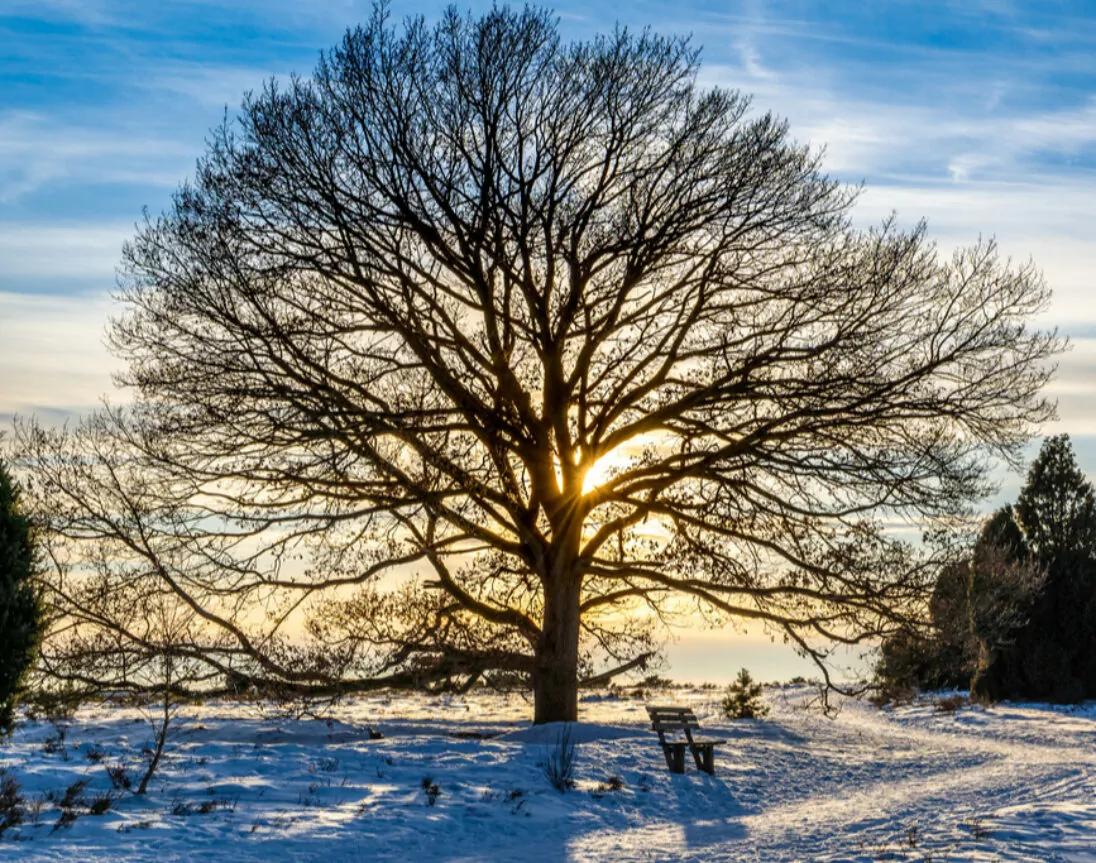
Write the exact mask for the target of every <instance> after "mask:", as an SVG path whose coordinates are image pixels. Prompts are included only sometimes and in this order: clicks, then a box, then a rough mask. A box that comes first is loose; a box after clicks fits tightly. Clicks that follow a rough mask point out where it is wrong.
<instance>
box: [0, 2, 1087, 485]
mask: <svg viewBox="0 0 1096 863" xmlns="http://www.w3.org/2000/svg"><path fill="white" fill-rule="evenodd" d="M485 5H486V4H484V3H479V2H477V3H472V4H470V8H472V9H473V10H478V9H482V8H484V7H485ZM442 6H443V4H442V3H438V2H429V3H427V2H419V3H416V4H412V3H407V2H397V3H393V5H392V11H393V13H394V15H395V16H396V17H397V18H398V17H402V16H403V15H405V14H411V13H422V14H424V15H426V16H427V17H428V18H431V17H434V16H436V15H437V14H438V12H439V11H440V10H441V8H442ZM591 6H592V7H593V9H592V10H591V8H590V7H591ZM554 8H555V10H556V12H557V13H558V14H559V16H560V19H561V28H562V30H563V33H564V35H565V37H567V38H585V37H588V36H590V35H592V34H594V33H596V32H599V31H605V30H607V29H610V28H611V27H612V26H613V25H614V24H616V23H618V22H619V23H621V24H624V25H627V26H629V27H633V28H638V27H643V26H648V25H649V26H651V27H652V28H654V29H656V30H658V31H661V32H665V33H671V32H672V33H691V34H692V35H693V37H694V39H695V41H696V42H697V43H699V44H701V45H702V46H703V59H704V67H703V70H702V73H701V77H702V81H703V82H704V83H707V84H719V85H723V86H730V87H737V88H740V89H742V90H744V91H746V92H750V93H752V94H753V95H754V99H755V102H754V104H755V106H756V108H757V110H772V111H774V112H776V113H777V114H780V115H782V116H784V117H786V118H787V119H788V120H789V121H790V123H791V129H792V133H793V135H794V136H795V137H796V138H798V139H800V140H803V141H810V142H811V143H812V144H813V145H815V146H818V147H821V146H825V147H826V154H827V155H826V161H825V164H826V166H827V168H828V169H829V170H830V171H831V172H832V173H833V174H835V175H836V176H838V177H839V178H841V179H842V180H845V181H848V182H850V183H859V182H864V183H865V191H864V193H863V195H862V198H861V201H860V204H859V206H858V207H857V210H856V213H857V215H856V218H857V220H858V221H859V222H860V223H861V224H864V225H867V224H871V223H873V222H877V221H878V220H880V219H882V218H884V217H885V216H886V215H887V214H889V213H890V212H891V211H892V210H893V211H897V213H898V216H899V219H900V220H901V221H902V222H904V223H906V224H912V223H913V222H915V221H916V220H917V219H919V218H921V217H925V218H927V219H928V221H929V228H930V233H931V234H932V235H933V236H934V237H935V238H936V239H937V240H938V241H939V244H940V247H941V249H942V250H945V251H950V250H951V249H952V248H954V247H955V246H957V245H962V244H968V243H971V242H974V241H975V240H977V239H978V237H979V236H985V237H989V236H995V237H996V238H997V239H998V241H999V242H1000V244H1001V247H1002V249H1003V250H1004V251H1005V252H1006V253H1007V254H1009V255H1011V256H1013V257H1014V258H1017V259H1021V260H1023V259H1027V258H1028V257H1032V258H1034V260H1035V261H1036V263H1037V264H1039V265H1040V266H1041V267H1042V268H1043V270H1044V272H1045V274H1046V277H1047V279H1048V281H1049V282H1050V284H1051V286H1052V287H1053V288H1054V289H1055V292H1056V296H1055V300H1054V303H1053V305H1052V307H1051V308H1050V310H1049V311H1048V313H1047V314H1046V316H1045V318H1044V319H1043V321H1042V323H1044V324H1049V325H1058V326H1061V327H1062V328H1063V330H1064V331H1065V332H1066V333H1067V334H1069V335H1070V336H1071V339H1072V341H1073V345H1074V347H1073V350H1072V351H1071V352H1070V353H1069V354H1068V355H1066V356H1065V357H1064V358H1063V359H1062V362H1061V367H1060V372H1059V376H1058V379H1057V381H1056V382H1055V384H1054V394H1055V395H1056V396H1057V397H1058V399H1059V403H1060V408H1059V413H1060V421H1059V422H1058V423H1056V424H1054V425H1053V426H1051V427H1049V428H1048V431H1049V432H1057V431H1066V432H1069V433H1070V434H1071V435H1072V436H1073V438H1074V440H1075V443H1076V444H1077V449H1078V453H1079V455H1080V458H1081V461H1082V465H1083V466H1084V467H1085V468H1086V469H1088V470H1089V471H1090V475H1092V474H1093V473H1096V375H1094V374H1093V372H1094V371H1096V291H1094V290H1093V285H1094V281H1096V277H1094V274H1096V11H1093V10H1092V7H1091V6H1090V4H1089V3H1087V2H1064V3H1055V2H1046V0H1043V2H1010V0H996V2H994V1H993V0H955V2H936V3H925V2H886V0H877V2H873V3H864V2H850V3H840V2H829V3H821V2H820V3H806V2H776V3H766V2H748V0H747V2H725V3H719V2H687V3H682V2H678V3H674V4H668V3H654V2H638V3H619V2H602V3H597V4H589V3H578V2H573V0H569V2H565V3H560V4H558V5H556V6H555V7H554ZM368 14H369V4H368V3H366V2H353V0H313V2H302V0H294V2H284V0H269V2H258V0H254V2H231V0H222V2H216V3H213V2H202V0H190V2H188V0H173V2H165V3H154V2H148V0H142V2H129V0H33V2H22V0H0V46H2V50H0V425H5V424H6V423H7V421H8V419H9V418H10V416H11V415H12V414H14V413H20V414H28V413H38V414H39V415H41V416H43V417H45V418H48V419H60V418H63V417H66V416H71V415H73V414H75V413H79V412H81V411H84V410H87V409H89V408H91V407H94V405H95V404H96V403H97V400H98V399H99V397H100V396H101V395H102V394H104V393H106V392H108V390H109V388H110V379H109V372H110V369H111V368H112V361H111V359H110V358H109V356H108V355H107V353H106V351H105V349H104V348H103V347H102V332H103V327H104V324H105V323H106V320H107V317H108V316H109V314H110V312H111V305H110V301H109V298H108V297H107V293H108V291H109V290H110V288H111V286H112V284H113V272H114V267H115V265H116V263H117V261H118V259H119V251H120V248H121V244H122V242H123V240H124V239H125V238H126V237H127V236H129V235H130V234H131V233H132V231H133V225H134V223H135V221H137V220H138V219H139V218H140V215H141V208H142V207H145V206H147V207H148V208H149V209H150V210H152V211H153V212H155V211H158V210H161V209H163V208H165V207H166V206H167V205H168V204H169V201H170V196H171V193H172V190H173V189H174V188H175V187H176V186H177V185H178V184H179V183H180V182H181V181H182V180H184V179H185V178H186V177H187V176H188V174H189V173H190V172H191V170H192V168H193V165H194V161H195V159H196V158H197V157H198V156H199V155H200V154H201V153H202V151H203V149H204V140H205V137H206V134H207V132H208V130H209V129H210V128H211V127H212V126H214V125H216V124H217V123H218V122H219V120H220V118H221V117H222V115H223V112H224V111H225V110H228V111H232V110H233V109H234V107H235V106H236V105H238V104H239V101H240V98H241V96H242V94H243V93H244V91H245V90H247V89H249V88H257V87H259V86H261V83H262V81H263V80H264V79H265V78H267V77H269V76H271V75H275V76H284V75H287V74H289V73H291V72H298V73H301V74H308V73H309V72H310V71H311V69H312V67H313V66H314V64H315V61H316V59H317V56H318V53H319V51H320V50H321V49H324V48H327V47H330V46H331V45H332V44H334V43H335V42H336V41H337V40H338V38H339V37H340V35H341V33H342V32H343V31H344V30H345V28H346V27H347V26H349V25H352V24H354V23H355V22H358V21H360V20H363V19H364V18H365V17H367V15H368ZM1019 484H1020V479H1019V478H1017V477H1011V478H1006V479H1005V485H1004V489H1003V491H1002V496H1003V497H1012V496H1014V495H1015V491H1016V489H1017V488H1018V486H1019Z"/></svg>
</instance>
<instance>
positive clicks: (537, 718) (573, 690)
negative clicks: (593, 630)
mask: <svg viewBox="0 0 1096 863" xmlns="http://www.w3.org/2000/svg"><path fill="white" fill-rule="evenodd" d="M561 581H563V579H561ZM578 604H579V588H578V585H577V584H563V585H561V586H558V587H556V588H555V589H554V590H545V597H544V624H543V627H542V629H541V635H540V639H539V640H538V641H537V648H536V661H535V665H534V668H533V723H534V724H536V725H541V724H543V723H545V722H574V721H575V720H576V719H578V622H579V613H578Z"/></svg>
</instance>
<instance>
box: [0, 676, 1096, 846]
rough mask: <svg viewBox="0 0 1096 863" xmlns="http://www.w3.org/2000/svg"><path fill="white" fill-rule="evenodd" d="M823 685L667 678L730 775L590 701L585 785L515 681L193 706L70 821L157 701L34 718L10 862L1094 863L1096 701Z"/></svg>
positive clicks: (130, 754) (639, 712) (105, 780)
mask: <svg viewBox="0 0 1096 863" xmlns="http://www.w3.org/2000/svg"><path fill="white" fill-rule="evenodd" d="M812 694H813V693H812V690H810V689H809V687H787V688H783V689H782V688H775V687H773V688H769V689H767V690H766V699H767V701H768V703H769V704H770V706H771V708H772V712H771V714H770V716H769V717H768V718H767V719H764V720H747V721H739V722H730V721H727V720H725V719H723V718H721V717H720V715H719V709H718V704H719V697H720V694H719V693H718V692H717V691H713V690H710V689H708V690H705V689H679V690H671V691H662V692H650V691H648V692H647V697H648V698H649V699H651V700H652V701H654V702H658V703H677V704H688V705H690V706H692V707H693V708H694V709H695V710H696V712H697V714H698V716H699V717H700V720H701V723H702V725H703V728H704V736H705V737H716V738H725V739H726V740H727V741H728V742H727V743H726V745H723V746H720V747H719V748H718V749H717V755H716V775H715V776H713V777H709V776H707V775H705V774H702V773H698V772H696V771H695V770H693V769H692V765H691V764H690V765H689V769H688V771H687V773H686V774H685V775H683V776H675V775H672V774H670V773H669V772H668V771H667V769H666V766H665V762H664V761H663V758H662V753H661V750H660V749H659V747H658V745H657V738H656V736H655V735H654V733H653V732H651V731H650V730H649V728H648V722H647V719H646V713H645V711H644V709H643V707H644V702H643V700H642V699H641V698H639V697H619V698H611V697H604V696H594V697H588V698H587V699H586V700H584V701H583V703H582V705H581V710H580V712H581V720H582V721H581V722H579V723H575V724H574V725H573V726H572V727H571V729H570V731H571V738H572V740H573V741H574V742H575V744H576V750H577V765H576V770H575V778H576V784H575V788H574V789H573V790H571V791H568V792H566V793H560V792H558V791H556V790H555V789H554V788H552V787H551V786H550V785H549V783H548V781H547V780H546V779H545V777H544V775H543V772H542V769H541V767H540V765H541V763H542V762H543V759H544V758H545V756H546V753H547V752H548V751H549V750H550V748H551V746H552V745H553V744H554V743H555V742H556V740H557V739H558V738H559V735H560V732H561V727H560V726H559V725H555V726H552V725H549V726H544V727H540V728H534V727H532V726H530V724H529V722H528V716H529V715H530V712H531V705H530V704H529V703H528V701H527V700H526V699H523V698H521V697H518V696H509V697H507V696H501V695H487V694H470V695H468V696H463V697H457V696H454V697H442V698H438V697H426V696H416V695H403V694H393V695H388V696H371V697H367V698H361V699H356V700H353V701H350V702H347V703H345V704H342V705H339V706H337V707H335V708H334V709H333V710H332V711H331V713H330V717H329V718H325V719H316V718H303V719H293V718H287V717H284V716H279V715H277V714H276V713H274V712H272V710H270V709H264V708H263V707H262V706H261V705H256V704H236V703H229V702H218V703H209V704H206V705H203V706H195V707H188V708H185V709H183V711H182V712H181V714H180V717H179V719H178V724H177V727H176V729H175V733H174V734H173V735H172V737H171V738H170V739H169V742H168V749H167V751H166V753H165V756H164V761H163V764H162V768H161V771H160V773H159V774H158V775H157V777H156V778H155V779H154V780H153V782H152V784H151V786H150V789H149V794H148V795H147V797H144V798H141V797H137V796H135V795H133V794H132V793H128V792H112V793H113V794H114V799H113V800H112V801H111V805H110V808H109V809H108V810H107V811H106V812H105V814H102V815H91V814H87V812H86V806H85V808H84V809H82V810H79V811H81V812H82V813H83V814H81V815H80V816H79V817H78V818H77V819H76V821H75V822H74V823H72V824H71V825H70V826H61V827H57V829H54V828H55V825H56V824H57V821H58V818H59V816H60V809H59V808H58V807H57V805H56V802H50V800H48V799H47V795H49V794H52V795H53V798H54V800H56V799H57V798H58V797H59V796H60V795H63V793H64V791H65V789H66V788H67V787H68V786H70V785H71V784H72V783H73V782H75V781H77V780H81V779H86V780H87V781H88V784H87V787H86V789H85V790H84V796H85V799H86V801H89V802H90V801H91V800H92V799H93V798H95V797H96V796H102V795H104V794H106V793H108V792H111V791H112V789H111V783H110V780H109V776H108V774H107V769H106V768H107V766H108V765H116V764H119V763H121V762H127V763H128V764H129V765H130V772H131V774H133V775H135V776H136V775H139V772H140V761H141V749H142V747H144V746H146V745H148V744H149V743H150V741H151V729H150V726H149V724H148V722H147V716H146V714H145V713H144V712H142V711H141V710H139V709H136V708H120V707H112V706H110V705H105V704H100V705H92V706H87V707H84V708H82V709H81V710H80V711H79V712H78V714H77V715H76V717H75V718H74V719H73V720H70V721H69V722H68V723H67V728H66V732H65V738H64V741H63V745H61V744H60V743H59V741H58V740H57V739H56V737H57V729H56V728H55V727H54V726H53V725H52V724H51V723H49V722H46V721H29V720H28V721H26V722H25V723H24V724H23V725H22V726H21V727H20V728H19V730H17V732H16V734H15V736H14V738H13V739H12V741H11V742H10V743H8V744H6V745H3V746H0V767H3V768H4V769H5V770H6V771H7V775H9V776H14V777H15V778H16V779H17V780H18V781H19V782H20V783H21V785H22V789H23V795H24V797H25V799H26V801H27V803H28V804H30V811H29V812H28V815H27V818H26V820H25V821H24V823H22V824H20V825H18V826H16V827H13V828H11V829H9V830H8V831H7V832H6V833H5V834H4V835H3V837H2V838H0V861H2V860H20V861H61V860H64V861H89V863H94V861H108V860H126V861H156V863H171V861H188V860H202V861H221V860H223V861H264V863H284V861H323V863H340V861H374V860H376V861H387V860H420V859H422V860H438V861H495V860H523V861H550V863H555V861H559V863H563V861H594V860H652V861H657V860H666V861H671V860H673V861H676V860H686V861H720V860H725V861H740V860H743V861H785V860H786V861H793V860H820V861H860V860H862V861H870V860H910V861H912V860H917V861H922V860H928V859H931V860H952V861H960V860H965V861H986V863H988V861H994V860H1002V861H1093V863H1096V746H1094V743H1096V704H1089V705H1082V706H1080V707H1077V708H1070V709H1063V708H1053V707H1050V706H1047V705H1038V704H1027V705H1016V704H1004V705H998V706H995V707H992V708H989V709H984V708H980V707H969V706H967V707H962V708H961V709H959V710H958V711H957V712H955V713H945V712H941V711H939V710H937V709H936V707H935V704H934V700H933V699H931V698H925V699H922V700H920V701H918V702H916V703H914V704H910V705H906V706H902V707H897V708H893V709H886V710H881V711H880V710H876V709H875V708H874V707H872V706H871V705H869V704H867V703H864V702H861V701H856V700H844V701H841V702H840V703H839V705H838V706H839V708H840V709H839V712H838V714H837V715H836V716H835V717H834V718H827V717H826V716H823V715H821V714H820V713H819V712H818V710H817V708H812V707H810V702H811V700H812ZM371 729H372V730H375V731H379V732H380V733H381V734H383V735H384V736H383V737H382V738H380V739H372V736H371V734H370V730H371ZM51 738H53V740H52V742H50V740H51ZM89 755H90V757H89ZM610 777H616V778H617V780H619V781H613V782H610ZM435 785H436V791H437V795H436V796H435V795H434V793H433V792H434V788H433V786H435ZM36 801H37V804H36ZM35 809H36V810H37V812H36V813H35Z"/></svg>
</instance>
